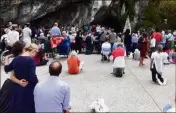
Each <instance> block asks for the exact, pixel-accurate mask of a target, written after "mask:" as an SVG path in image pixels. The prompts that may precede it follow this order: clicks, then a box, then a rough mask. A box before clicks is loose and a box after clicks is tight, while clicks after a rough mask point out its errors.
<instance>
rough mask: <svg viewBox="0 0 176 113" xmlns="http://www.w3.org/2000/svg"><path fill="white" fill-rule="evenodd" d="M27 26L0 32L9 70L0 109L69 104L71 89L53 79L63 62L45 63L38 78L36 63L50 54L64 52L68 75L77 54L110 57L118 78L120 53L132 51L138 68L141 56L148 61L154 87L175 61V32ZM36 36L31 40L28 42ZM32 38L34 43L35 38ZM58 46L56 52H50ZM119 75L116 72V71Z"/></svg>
mask: <svg viewBox="0 0 176 113" xmlns="http://www.w3.org/2000/svg"><path fill="white" fill-rule="evenodd" d="M31 28H32V27H30V24H29V23H27V24H25V25H24V28H23V29H20V28H19V26H18V25H15V24H12V23H11V22H9V25H8V27H6V28H4V34H3V35H2V36H1V45H0V47H1V52H2V51H4V50H6V49H8V50H9V51H10V53H11V54H10V55H8V56H6V58H5V61H4V64H5V66H4V70H5V72H6V73H9V72H10V73H9V79H7V80H6V81H5V82H4V84H3V86H2V88H1V89H0V112H26V111H28V112H65V113H68V112H69V110H70V108H71V106H70V87H69V86H68V84H67V83H65V82H63V81H60V80H58V79H57V78H58V76H59V75H60V73H61V72H62V64H61V63H60V62H59V61H54V62H52V63H51V64H50V66H49V73H50V76H49V77H48V79H46V80H45V81H42V82H38V79H37V76H36V66H41V65H46V64H47V63H48V61H49V60H48V57H49V56H50V53H53V52H55V51H56V53H57V52H58V47H59V52H61V51H62V53H63V52H65V54H63V55H67V54H68V55H69V56H68V58H67V65H68V73H69V74H78V73H80V72H81V70H82V69H83V65H84V61H81V59H80V58H79V56H78V54H81V53H85V54H86V55H90V54H93V53H97V54H101V61H102V62H103V61H110V60H111V59H110V56H112V57H113V72H112V74H114V75H116V76H120V77H122V75H123V74H125V57H129V56H130V54H131V53H132V57H133V59H134V60H139V66H143V65H145V64H144V59H145V58H149V59H150V60H151V63H150V70H151V73H152V80H153V82H154V83H157V84H159V85H166V83H167V82H166V79H165V78H163V70H164V69H163V65H164V64H176V46H175V44H174V43H175V41H176V31H174V32H173V33H172V32H171V30H168V31H162V32H160V31H159V29H158V28H156V30H155V31H153V32H152V33H149V32H147V31H145V30H143V31H138V32H133V33H132V32H131V31H130V30H129V29H127V30H126V32H125V33H116V32H115V31H114V29H112V28H108V27H106V26H100V25H84V26H83V27H82V28H76V27H75V26H74V25H73V26H71V27H70V28H69V27H67V28H62V29H61V28H59V25H58V23H55V24H54V25H53V27H52V28H51V29H50V30H49V31H46V30H45V29H31ZM34 39H35V40H37V41H36V43H33V40H34ZM34 42H35V41H34ZM56 48H57V50H55V49H56ZM119 73H120V75H119ZM46 103H47V104H46Z"/></svg>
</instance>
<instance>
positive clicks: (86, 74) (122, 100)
mask: <svg viewBox="0 0 176 113" xmlns="http://www.w3.org/2000/svg"><path fill="white" fill-rule="evenodd" d="M80 58H81V59H82V60H84V62H85V65H84V69H83V72H81V73H80V74H79V75H68V73H67V65H66V60H65V59H63V58H60V59H59V60H60V61H61V62H62V64H63V72H62V74H61V76H60V77H59V79H61V80H63V81H66V82H67V83H68V84H69V85H70V87H71V103H72V110H71V111H73V112H89V111H90V109H89V105H90V104H91V103H92V102H93V101H94V100H96V99H99V98H104V100H105V104H106V105H107V106H108V107H109V109H110V112H117V111H118V112H160V111H161V110H162V109H163V106H164V105H166V104H168V103H169V102H173V100H174V96H175V74H176V72H175V70H176V67H175V66H174V65H168V66H166V67H165V69H164V70H165V71H164V75H165V77H166V78H167V80H168V83H167V85H166V86H159V85H156V84H154V83H153V82H152V81H151V73H150V70H149V60H146V62H145V63H146V66H144V67H139V66H138V62H137V61H133V60H131V59H130V58H126V64H127V67H126V70H125V75H124V76H123V77H122V78H116V77H114V76H112V75H111V74H110V73H111V72H112V62H110V63H108V62H104V63H102V62H101V61H100V58H101V57H100V56H99V55H90V56H89V55H88V56H85V55H80ZM1 68H2V69H1V84H2V83H3V82H4V80H5V79H6V78H7V77H8V75H5V73H4V71H3V67H1ZM37 75H38V78H39V80H43V79H45V78H46V77H47V76H48V66H44V67H38V68H37Z"/></svg>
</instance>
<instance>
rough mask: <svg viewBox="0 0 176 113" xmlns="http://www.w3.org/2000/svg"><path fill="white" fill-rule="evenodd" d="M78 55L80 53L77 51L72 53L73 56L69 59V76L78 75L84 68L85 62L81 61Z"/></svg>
mask: <svg viewBox="0 0 176 113" xmlns="http://www.w3.org/2000/svg"><path fill="white" fill-rule="evenodd" d="M77 55H78V53H77V52H76V51H71V54H70V56H69V57H68V59H67V65H68V73H69V74H78V73H79V72H80V71H81V70H82V68H83V65H84V62H83V61H80V59H79V57H78V56H77Z"/></svg>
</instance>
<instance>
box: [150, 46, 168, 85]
mask: <svg viewBox="0 0 176 113" xmlns="http://www.w3.org/2000/svg"><path fill="white" fill-rule="evenodd" d="M162 51H163V47H162V45H158V46H157V50H156V52H154V53H152V56H151V62H150V70H151V72H152V80H153V82H155V83H157V82H158V83H159V85H166V79H164V78H163V64H164V62H163V61H164V55H163V52H162ZM156 75H157V76H158V77H156ZM157 78H158V79H157Z"/></svg>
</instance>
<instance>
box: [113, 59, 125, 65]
mask: <svg viewBox="0 0 176 113" xmlns="http://www.w3.org/2000/svg"><path fill="white" fill-rule="evenodd" d="M113 68H125V56H119V57H117V58H115V60H114V63H113Z"/></svg>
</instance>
